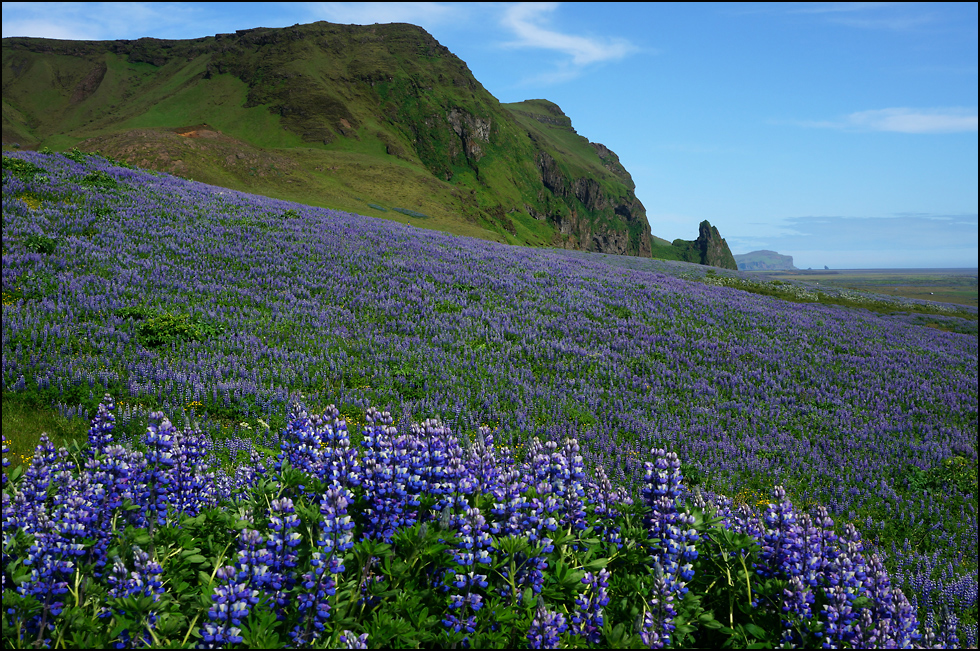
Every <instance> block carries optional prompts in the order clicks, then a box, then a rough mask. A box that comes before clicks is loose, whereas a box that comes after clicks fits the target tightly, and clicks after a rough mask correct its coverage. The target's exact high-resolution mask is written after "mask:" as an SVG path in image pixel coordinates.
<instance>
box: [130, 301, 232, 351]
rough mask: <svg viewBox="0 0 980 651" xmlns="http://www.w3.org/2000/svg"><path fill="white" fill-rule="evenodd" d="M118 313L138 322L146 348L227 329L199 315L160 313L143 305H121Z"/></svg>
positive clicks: (198, 338)
mask: <svg viewBox="0 0 980 651" xmlns="http://www.w3.org/2000/svg"><path fill="white" fill-rule="evenodd" d="M115 314H116V316H119V317H121V318H124V319H133V320H134V321H136V322H137V324H136V336H137V337H138V338H139V341H140V343H141V344H143V345H144V346H146V347H147V348H157V347H160V346H169V345H171V344H174V343H177V342H184V341H205V340H207V339H211V338H213V337H216V336H218V335H220V334H221V333H222V332H224V326H223V325H221V324H215V323H211V322H210V321H208V320H207V319H204V318H203V317H201V316H199V315H196V314H195V315H190V314H172V313H158V312H156V311H155V310H151V309H149V308H146V307H141V306H127V307H122V308H119V309H117V310H116V311H115Z"/></svg>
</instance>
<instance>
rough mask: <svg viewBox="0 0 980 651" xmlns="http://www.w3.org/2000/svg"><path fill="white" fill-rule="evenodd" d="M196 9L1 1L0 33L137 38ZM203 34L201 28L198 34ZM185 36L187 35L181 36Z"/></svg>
mask: <svg viewBox="0 0 980 651" xmlns="http://www.w3.org/2000/svg"><path fill="white" fill-rule="evenodd" d="M197 16H199V9H198V8H197V7H195V6H194V5H193V4H188V3H154V2H93V3H79V2H57V3H47V2H5V3H3V18H4V19H3V37H4V38H7V37H11V36H29V37H34V38H54V39H67V40H94V41H98V40H112V39H119V38H140V37H142V36H146V35H147V34H148V33H150V32H155V33H158V34H159V33H160V30H161V29H167V28H180V27H183V26H186V25H188V24H193V23H194V20H195V17H197ZM205 35H207V30H206V29H204V28H202V30H201V34H199V35H197V36H205ZM185 38H189V37H185Z"/></svg>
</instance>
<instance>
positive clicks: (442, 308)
mask: <svg viewBox="0 0 980 651" xmlns="http://www.w3.org/2000/svg"><path fill="white" fill-rule="evenodd" d="M435 311H436V313H437V314H457V313H459V312H462V311H463V308H462V307H460V306H459V305H456V304H455V303H452V302H450V301H439V302H438V303H436V305H435Z"/></svg>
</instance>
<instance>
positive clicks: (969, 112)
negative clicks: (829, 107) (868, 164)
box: [797, 107, 977, 133]
mask: <svg viewBox="0 0 980 651" xmlns="http://www.w3.org/2000/svg"><path fill="white" fill-rule="evenodd" d="M797 124H799V125H801V126H805V127H818V128H827V129H840V130H843V131H894V132H898V133H961V132H971V131H972V132H975V131H977V109H975V108H960V107H955V108H933V109H911V108H886V109H876V110H871V111H858V112H856V113H851V114H850V115H846V116H844V118H842V119H840V120H824V121H800V122H797Z"/></svg>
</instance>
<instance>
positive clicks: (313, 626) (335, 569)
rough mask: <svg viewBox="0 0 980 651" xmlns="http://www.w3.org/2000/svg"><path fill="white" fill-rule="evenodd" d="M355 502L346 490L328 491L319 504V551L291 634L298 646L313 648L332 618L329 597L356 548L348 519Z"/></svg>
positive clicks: (306, 577) (315, 552)
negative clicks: (298, 620) (347, 555)
mask: <svg viewBox="0 0 980 651" xmlns="http://www.w3.org/2000/svg"><path fill="white" fill-rule="evenodd" d="M352 499H353V495H352V494H351V492H350V491H349V490H348V489H347V488H345V487H343V486H335V487H333V488H329V489H327V491H326V493H324V495H323V498H322V499H321V500H320V515H321V516H323V520H322V523H321V528H320V536H319V538H318V539H317V547H316V548H315V549H314V550H313V553H312V555H311V558H310V567H311V571H310V572H306V573H304V574H303V579H302V582H303V588H304V591H303V592H302V593H301V594H300V595H299V597H298V601H299V607H298V608H299V612H300V618H301V621H303V620H305V624H303V623H301V624H298V625H297V626H296V627H295V628H294V629H293V630H292V631H291V632H290V637H291V638H292V639H293V642H294V643H296V644H307V645H308V644H310V643H312V642H314V641H316V640H318V639H319V638H320V636H321V635H322V633H323V631H324V630H325V627H326V622H327V619H328V618H329V617H330V610H331V607H330V597H331V596H332V595H334V594H336V584H337V581H336V575H337V574H340V573H342V572H343V571H344V569H345V568H344V562H343V560H344V553H345V552H346V551H347V550H349V549H350V548H351V547H352V546H353V545H354V543H353V538H354V536H353V533H351V530H352V529H353V528H354V523H353V522H352V521H351V518H350V516H349V515H347V505H348V503H349V502H350V500H352Z"/></svg>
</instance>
